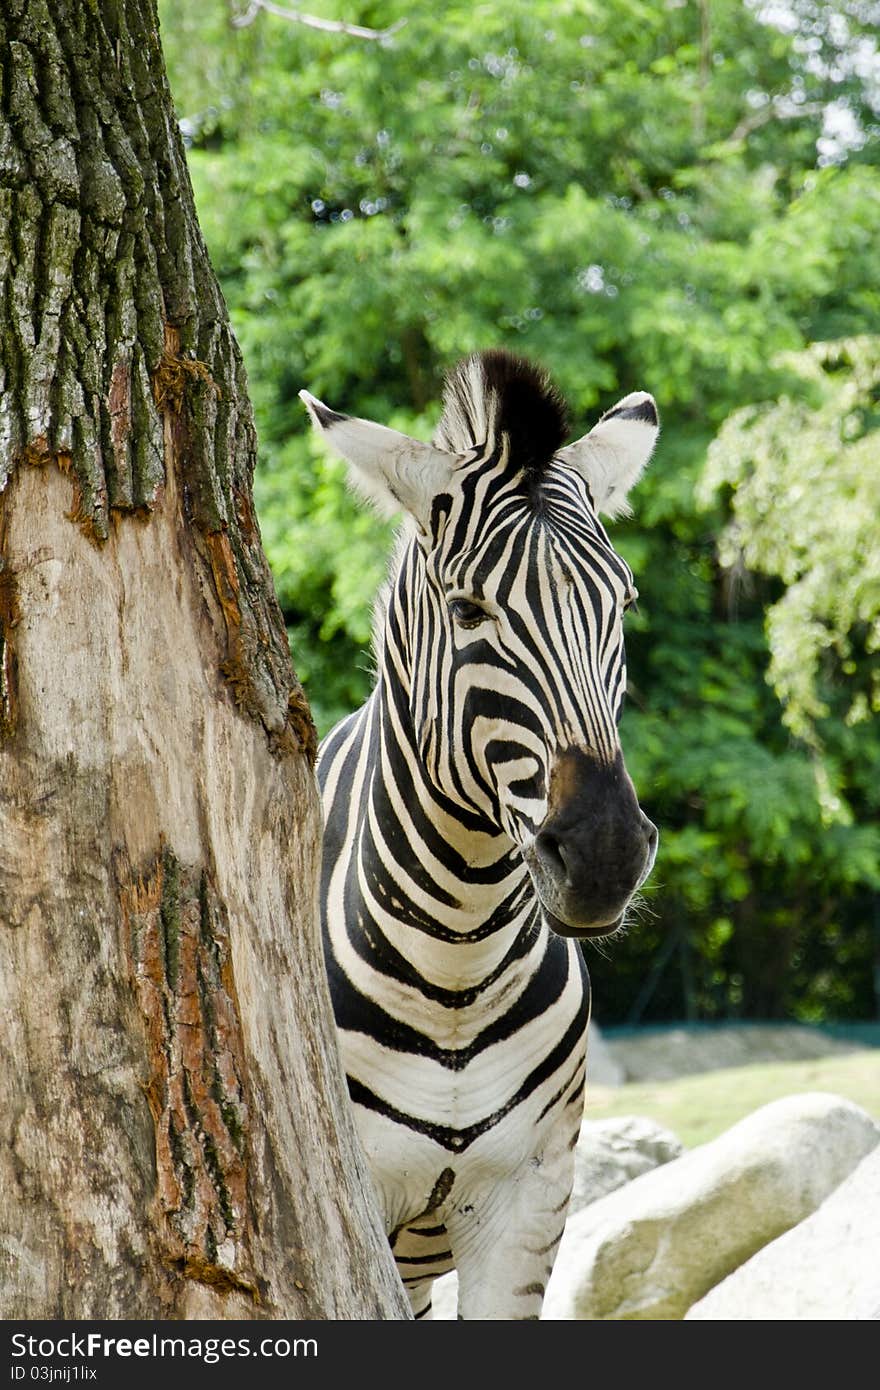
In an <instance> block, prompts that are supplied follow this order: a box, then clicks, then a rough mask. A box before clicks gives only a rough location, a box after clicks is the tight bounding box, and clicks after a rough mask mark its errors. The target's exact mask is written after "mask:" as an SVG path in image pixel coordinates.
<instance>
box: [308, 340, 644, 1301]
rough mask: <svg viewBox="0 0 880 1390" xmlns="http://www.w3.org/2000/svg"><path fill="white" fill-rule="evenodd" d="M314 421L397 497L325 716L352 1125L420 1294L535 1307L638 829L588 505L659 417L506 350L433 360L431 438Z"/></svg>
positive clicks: (329, 850)
mask: <svg viewBox="0 0 880 1390" xmlns="http://www.w3.org/2000/svg"><path fill="white" fill-rule="evenodd" d="M300 395H301V396H302V398H303V400H304V402H305V404H306V406H307V408H308V410H309V413H310V415H311V418H312V421H313V422H314V424H315V425H316V426H317V428H318V429H319V430H320V432H321V433H322V434H323V436H324V437H325V439H326V441H327V443H328V445H329V446H330V447H331V448H332V450H333V451H335V452H336V453H338V454H340V455H342V457H343V458H345V459H346V460H347V461H348V463H349V465H350V470H351V473H352V478H353V481H354V483H355V485H356V486H358V487H359V488H360V489H361V490H362V491H363V492H364V493H365V494H366V495H367V496H368V497H369V498H370V499H371V500H372V501H373V502H374V503H375V504H377V505H378V506H379V507H380V508H382V509H384V510H386V511H388V512H389V513H390V512H392V511H393V512H402V513H403V522H402V526H401V531H400V534H399V537H398V548H397V551H396V555H395V558H394V560H393V561H392V565H391V569H390V572H389V581H388V584H387V586H386V590H385V593H384V595H383V596H382V597H381V598H380V600H379V601H378V604H377V610H378V611H377V622H376V636H375V639H374V647H375V661H376V678H375V685H374V689H373V691H372V694H371V695H370V697H369V698H368V700H367V701H366V703H365V704H364V705H363V706H362V707H361V708H360V709H358V710H356V711H355V712H354V713H352V714H351V715H349V716H348V717H347V718H345V719H343V720H342V722H341V723H339V724H338V725H337V726H336V727H335V728H334V729H333V730H332V731H331V732H330V733H329V734H328V735H327V737H326V738H325V739H324V740H323V742H322V745H321V748H320V753H319V760H318V777H319V782H320V787H321V796H322V801H323V807H324V817H325V832H324V849H323V869H322V882H321V908H322V923H323V934H324V948H325V956H326V964H327V974H328V978H329V985H330V994H331V997H332V1003H333V1009H334V1012H335V1019H336V1024H337V1029H338V1036H339V1040H340V1047H341V1052H342V1059H343V1064H344V1069H345V1073H346V1077H347V1081H348V1088H349V1094H350V1097H351V1101H352V1104H353V1108H354V1114H355V1119H356V1123H357V1129H358V1132H359V1135H360V1139H361V1141H362V1144H363V1148H364V1150H365V1152H366V1156H367V1159H368V1161H369V1166H370V1169H371V1171H372V1175H373V1178H374V1182H375V1188H376V1193H377V1196H378V1200H379V1204H380V1207H381V1209H382V1211H383V1214H384V1219H385V1227H386V1231H387V1233H388V1237H389V1240H390V1242H391V1247H392V1250H393V1253H394V1257H395V1259H396V1261H397V1267H398V1270H399V1271H400V1275H401V1278H402V1280H403V1283H404V1285H405V1287H406V1289H407V1291H408V1293H409V1297H410V1302H411V1306H412V1311H413V1315H414V1316H415V1317H416V1318H421V1317H430V1315H431V1286H432V1283H433V1281H434V1279H435V1278H436V1277H438V1276H439V1275H441V1274H443V1273H445V1272H447V1271H448V1270H450V1269H452V1268H456V1269H457V1270H458V1277H459V1304H458V1310H459V1311H458V1315H459V1317H463V1318H471V1319H528V1318H532V1319H533V1318H537V1317H539V1316H540V1311H541V1305H542V1300H543V1295H544V1289H545V1286H546V1282H547V1279H548V1277H549V1274H550V1271H551V1269H552V1265H553V1260H554V1257H555V1253H556V1248H557V1245H558V1242H559V1239H560V1236H561V1234H562V1229H563V1225H564V1221H565V1215H566V1210H567V1206H568V1201H569V1196H570V1191H571V1186H572V1176H573V1165H574V1154H573V1148H574V1145H575V1143H576V1141H577V1137H578V1132H579V1128H580V1122H581V1119H582V1110H583V1097H584V1085H585V1070H586V1044H587V1024H588V1021H589V1012H590V987H589V977H588V975H587V971H586V967H585V964H584V961H583V956H582V952H581V949H580V947H579V945H578V939H580V940H584V939H590V938H594V939H595V938H601V937H606V936H611V935H613V934H614V933H615V932H616V931H617V930H618V929H619V928H620V927H621V925H622V923H623V921H624V916H625V912H626V909H627V906H628V904H629V901H630V899H631V897H632V895H633V893H634V892H635V891H636V889H637V888H638V887H639V886H640V885H641V884H642V883H643V881H644V880H645V878H646V877H647V875H648V873H649V872H650V870H651V868H652V866H653V862H654V856H655V852H656V845H657V830H656V828H655V827H654V826H653V825H652V824H651V822H650V821H649V820H648V818H647V817H646V816H645V815H644V814H643V812H642V810H641V808H640V806H639V803H638V799H637V797H636V793H635V790H634V787H633V784H632V782H631V780H630V778H629V775H628V773H627V771H626V768H625V765H624V761H623V756H622V753H621V748H620V742H619V738H618V722H619V717H620V713H621V706H622V702H623V698H624V688H625V679H626V678H625V658H624V641H623V614H624V611H625V610H626V609H627V608H628V607H629V606H630V604H631V603H632V602H633V601H634V599H635V597H636V589H635V585H634V580H633V575H632V572H631V570H630V569H629V567H628V565H627V564H626V563H625V562H624V560H623V559H622V558H621V557H620V556H619V555H617V554H616V553H615V551H614V550H613V548H612V546H611V542H610V541H609V539H608V536H607V533H606V531H605V529H604V527H603V525H602V523H601V522H600V521H599V515H598V514H599V512H600V511H601V512H604V513H605V514H607V515H609V516H614V515H617V514H620V513H621V512H623V511H625V510H627V504H626V495H627V492H628V490H629V489H630V487H631V486H632V485H633V483H634V482H635V481H636V479H637V478H638V476H639V475H640V473H641V471H642V469H643V467H644V466H645V464H646V463H647V461H648V459H649V457H650V455H651V452H652V450H653V447H654V443H655V440H656V437H657V434H658V430H659V422H658V416H657V410H656V406H655V404H654V401H653V399H652V397H651V396H650V395H648V394H647V393H645V392H635V393H633V394H631V395H628V396H626V397H624V399H623V400H621V401H620V402H619V403H618V404H617V405H615V406H614V408H613V409H611V410H609V411H608V412H607V413H606V414H605V415H603V416H602V418H601V419H600V420H599V422H598V423H597V424H596V425H595V427H594V428H593V429H592V430H591V431H590V432H589V433H588V434H586V435H584V436H583V438H581V439H578V440H577V441H576V442H574V443H570V444H568V445H564V441H565V439H566V438H567V412H566V406H565V403H564V401H563V399H562V397H561V395H560V394H559V392H558V391H557V389H556V388H555V386H554V385H553V384H552V383H551V381H550V380H549V378H548V376H547V374H546V372H545V371H544V370H543V369H542V368H541V367H539V366H537V365H536V364H534V363H531V362H529V361H527V360H525V359H522V358H520V357H517V356H514V355H512V354H509V353H507V352H504V351H501V350H494V351H489V352H484V353H482V354H475V355H473V356H471V357H469V358H467V359H466V360H465V361H463V362H461V363H460V364H459V365H458V366H457V367H456V368H455V369H454V370H453V371H452V372H451V373H450V375H449V376H448V378H447V382H446V387H445V391H444V406H443V414H442V418H441V420H440V424H439V426H438V429H437V432H436V435H435V438H434V442H433V443H432V444H426V443H421V442H418V441H416V440H414V439H410V438H408V437H407V436H406V435H403V434H400V433H398V432H397V431H395V430H392V429H388V428H386V427H385V426H383V425H379V424H375V423H373V422H371V421H368V420H362V419H357V418H354V417H351V416H348V415H342V414H339V413H337V412H336V411H333V410H331V409H329V408H328V407H327V406H326V405H324V404H323V403H322V402H321V401H319V400H318V399H316V398H315V397H314V396H312V395H310V394H309V392H307V391H303V392H301V393H300Z"/></svg>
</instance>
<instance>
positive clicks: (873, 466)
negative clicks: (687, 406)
mask: <svg viewBox="0 0 880 1390" xmlns="http://www.w3.org/2000/svg"><path fill="white" fill-rule="evenodd" d="M878 214H880V208H878ZM780 365H783V366H787V367H789V368H790V369H791V370H792V372H793V373H797V375H798V376H799V377H800V378H801V381H802V390H801V391H800V393H799V394H798V395H794V394H791V395H789V394H785V395H782V396H780V397H778V398H777V400H776V401H774V402H769V403H768V404H766V405H764V406H757V407H756V406H747V407H744V408H743V409H741V410H738V411H736V412H735V413H734V414H733V415H732V416H730V418H729V419H728V420H727V421H726V422H725V424H724V426H723V427H722V429H721V431H720V433H719V435H718V437H717V439H716V440H715V441H714V443H713V444H712V446H711V448H710V450H709V454H708V459H707V467H706V472H705V474H704V477H703V481H702V484H701V488H700V496H701V497H702V498H703V499H705V500H706V501H707V502H711V501H712V500H713V499H714V496H715V495H716V494H717V492H718V491H719V490H720V488H721V487H722V486H724V485H725V484H728V485H730V486H731V487H732V488H733V489H734V492H733V498H732V514H733V519H732V520H731V521H730V522H729V523H728V525H727V526H726V528H725V530H724V532H723V533H722V536H721V552H720V553H721V559H722V562H723V563H724V564H726V565H728V566H730V567H734V566H737V565H743V564H745V565H746V566H747V567H748V568H749V569H751V570H758V571H760V572H761V573H763V574H767V575H772V576H775V577H777V578H779V579H781V580H782V582H783V584H784V585H785V592H784V594H783V595H782V597H781V598H779V599H778V600H777V601H776V602H775V603H773V604H771V605H770V607H769V608H768V610H767V615H766V616H767V637H768V641H769V645H770V651H771V654H772V655H771V661H770V669H769V673H768V674H769V678H770V680H771V682H772V684H773V687H774V689H775V690H776V692H777V694H778V696H779V698H780V700H781V701H782V703H783V705H784V714H783V718H784V720H785V722H786V724H787V725H788V726H789V728H790V729H792V730H793V731H794V733H796V734H798V735H799V736H800V737H801V738H803V739H804V740H805V741H807V742H809V743H811V744H813V745H814V746H817V747H818V746H819V743H820V736H819V732H818V729H817V723H818V721H821V720H823V719H825V718H827V717H828V716H829V715H830V713H831V708H832V703H838V704H839V703H840V701H839V700H835V691H834V684H835V678H836V680H837V682H838V683H840V682H841V680H842V683H843V684H845V686H846V688H847V691H848V694H847V697H846V703H847V704H848V707H847V708H846V713H845V718H846V721H847V723H849V724H857V723H862V722H864V721H865V720H867V719H868V718H869V717H870V715H871V714H876V713H877V711H878V710H880V664H878V662H877V653H878V651H880V537H878V528H877V498H878V483H880V338H871V337H861V338H851V339H844V340H842V341H837V342H831V343H814V344H812V345H811V346H810V347H809V348H808V349H807V350H806V351H803V352H800V353H797V354H789V355H788V356H787V357H784V358H782V359H781V363H780ZM823 685H825V686H826V687H830V689H829V690H828V692H827V693H824V692H823V690H822V686H823Z"/></svg>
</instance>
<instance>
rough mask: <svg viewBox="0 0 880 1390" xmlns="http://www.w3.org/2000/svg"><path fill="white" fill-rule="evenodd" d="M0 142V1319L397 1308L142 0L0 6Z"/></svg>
mask: <svg viewBox="0 0 880 1390" xmlns="http://www.w3.org/2000/svg"><path fill="white" fill-rule="evenodd" d="M0 122H2V124H0V952H2V960H0V1019H2V1029H0V1066H2V1074H3V1077H4V1088H3V1089H4V1102H3V1106H2V1118H0V1317H3V1318H6V1319H10V1318H18V1317H25V1318H58V1317H61V1318H76V1319H85V1318H129V1317H138V1318H160V1317H218V1318H252V1317H270V1318H275V1317H283V1318H386V1317H406V1316H408V1305H407V1303H406V1300H405V1297H404V1295H403V1291H402V1286H401V1285H400V1283H399V1280H398V1278H397V1274H396V1272H395V1269H394V1265H393V1261H392V1260H391V1257H390V1254H389V1252H388V1248H387V1242H386V1240H385V1236H384V1233H383V1231H382V1228H381V1224H380V1221H379V1219H378V1216H377V1214H376V1211H375V1208H374V1205H373V1202H372V1196H371V1193H370V1188H369V1179H368V1177H367V1175H366V1169H365V1165H364V1162H363V1159H362V1156H361V1154H360V1151H359V1149H358V1147H357V1141H356V1138H355V1134H354V1129H353V1125H352V1123H351V1120H350V1116H349V1112H348V1107H347V1101H346V1097H345V1091H344V1083H343V1080H342V1076H341V1070H340V1067H339V1062H338V1054H337V1048H336V1041H335V1034H334V1032H333V1027H332V1013H331V1009H330V1003H329V997H328V993H327V988H326V983H325V979H324V972H323V965H322V960H321V952H320V943H319V938H318V932H317V926H316V920H317V919H316V913H315V887H316V882H317V858H318V851H319V841H320V811H319V803H318V799H317V795H316V791H315V783H314V777H313V770H312V764H313V760H314V751H315V738H314V729H313V726H312V722H311V716H310V714H309V710H308V705H307V703H306V700H305V697H304V695H303V692H302V690H301V688H300V686H299V684H298V683H297V681H296V678H295V676H294V674H293V671H292V669H291V666H290V657H289V653H288V649H287V642H286V636H285V632H284V625H283V621H282V618H281V614H280V612H279V609H278V605H277V602H276V599H275V596H274V590H273V587H272V582H271V578H270V576H269V573H268V569H267V566H266V562H265V559H264V556H263V552H262V549H261V545H260V537H259V530H258V527H257V522H256V519H255V516H254V512H253V507H252V491H251V481H252V471H253V466H254V457H255V437H254V428H253V420H252V415H251V409H250V406H249V403H248V398H247V387H246V381H245V373H244V369H243V366H242V363H241V358H240V355H239V352H238V348H237V345H236V343H235V340H234V338H233V335H232V333H231V330H230V326H229V323H228V319H227V315H226V310H225V307H224V304H223V301H222V297H221V295H220V292H219V289H218V286H217V283H216V280H215V278H214V275H213V273H212V270H211V267H210V264H209V261H208V257H207V254H206V251H205V247H204V244H203V241H202V238H201V235H200V232H199V229H198V224H197V222H196V217H195V212H194V208H193V201H192V193H191V189H190V184H189V179H188V175H187V171H186V165H185V160H184V155H183V150H182V146H181V142H180V139H179V137H178V132H177V126H176V121H175V118H174V113H173V109H172V104H171V99H170V96H169V92H168V87H167V83H166V79H165V73H164V65H163V61H162V54H161V49H160V45H159V38H158V24H157V19H156V13H155V5H154V0H101V2H100V3H99V0H4V5H3V9H2V12H0Z"/></svg>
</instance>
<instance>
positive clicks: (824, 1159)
mask: <svg viewBox="0 0 880 1390" xmlns="http://www.w3.org/2000/svg"><path fill="white" fill-rule="evenodd" d="M878 1140H880V1126H878V1125H877V1124H876V1123H875V1122H874V1121H873V1120H872V1119H871V1117H870V1115H868V1114H867V1113H866V1112H865V1111H864V1110H862V1109H861V1108H860V1107H859V1106H857V1105H854V1104H852V1102H851V1101H848V1100H843V1099H842V1098H841V1097H839V1096H832V1095H825V1094H823V1093H820V1092H809V1093H807V1094H803V1095H793V1096H787V1097H786V1098H785V1099H784V1100H777V1101H773V1102H772V1103H771V1104H770V1105H765V1106H762V1108H761V1109H760V1110H756V1111H755V1112H754V1114H752V1115H749V1116H748V1117H747V1118H746V1119H745V1120H741V1121H740V1123H739V1124H737V1125H734V1126H733V1128H732V1129H729V1130H728V1131H727V1132H726V1133H725V1134H722V1135H721V1136H720V1137H719V1138H718V1139H714V1140H712V1142H711V1143H709V1144H703V1145H701V1146H700V1147H699V1148H697V1149H692V1150H691V1151H690V1152H688V1153H685V1154H683V1155H682V1156H681V1158H676V1159H673V1161H672V1162H671V1163H665V1164H663V1165H662V1166H661V1167H659V1168H655V1169H653V1170H652V1171H651V1172H649V1173H644V1174H643V1175H642V1176H641V1177H639V1178H634V1179H633V1181H632V1182H630V1183H627V1184H626V1185H625V1186H624V1187H621V1188H618V1189H617V1191H615V1192H611V1193H609V1194H608V1196H606V1197H603V1198H601V1199H600V1200H599V1201H598V1202H593V1203H591V1204H590V1205H589V1206H587V1207H584V1208H583V1209H582V1210H581V1211H579V1212H576V1213H575V1215H574V1216H573V1217H571V1219H570V1220H569V1221H568V1222H567V1224H566V1229H565V1234H564V1235H563V1238H562V1244H561V1246H560V1251H559V1255H558V1257H557V1261H556V1266H555V1269H554V1271H553V1275H552V1277H551V1279H550V1284H549V1287H548V1290H547V1297H546V1300H545V1304H544V1312H543V1314H542V1316H543V1317H545V1318H560V1319H591V1320H622V1319H674V1318H683V1317H684V1315H685V1313H686V1312H687V1310H688V1308H690V1307H691V1306H692V1304H694V1303H696V1301H697V1300H698V1299H699V1298H702V1296H703V1295H704V1294H705V1293H707V1292H708V1291H709V1289H710V1288H712V1287H713V1286H714V1285H715V1284H718V1283H719V1282H720V1281H721V1280H722V1279H724V1278H725V1277H726V1276H727V1275H728V1274H730V1273H732V1271H733V1270H735V1269H737V1268H738V1267H739V1266H740V1265H741V1264H743V1263H744V1262H745V1261H746V1260H747V1259H749V1258H750V1257H751V1256H752V1255H754V1254H755V1252H756V1251H757V1250H760V1249H761V1248H762V1246H765V1245H767V1244H768V1242H769V1241H771V1240H775V1239H776V1237H777V1236H780V1235H782V1233H783V1232H784V1231H787V1230H789V1229H790V1227H792V1226H794V1225H796V1224H797V1222H799V1221H802V1220H803V1219H804V1218H805V1217H807V1216H809V1215H810V1214H811V1213H812V1212H813V1211H815V1210H816V1208H817V1207H818V1206H819V1205H820V1203H821V1202H822V1201H823V1200H824V1199H825V1198H826V1197H827V1196H828V1194H829V1193H830V1192H832V1191H833V1190H834V1188H835V1187H837V1186H838V1184H839V1183H841V1182H842V1181H843V1180H844V1178H846V1177H848V1176H849V1174H850V1173H851V1172H852V1171H853V1169H854V1168H855V1167H856V1166H857V1165H858V1164H859V1163H860V1162H861V1160H862V1159H863V1158H864V1157H865V1156H866V1155H867V1154H869V1153H870V1152H871V1151H872V1150H873V1149H874V1148H875V1147H876V1145H877V1143H878Z"/></svg>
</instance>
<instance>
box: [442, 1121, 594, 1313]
mask: <svg viewBox="0 0 880 1390" xmlns="http://www.w3.org/2000/svg"><path fill="white" fill-rule="evenodd" d="M554 1150H555V1151H551V1152H546V1151H545V1153H544V1154H541V1155H537V1156H536V1157H534V1158H533V1159H531V1160H529V1162H527V1163H525V1164H523V1165H522V1166H521V1167H520V1168H519V1169H518V1170H517V1171H516V1172H514V1173H512V1174H511V1175H509V1177H507V1178H504V1179H500V1180H498V1181H497V1183H496V1184H495V1185H494V1186H492V1187H487V1188H486V1189H485V1190H484V1191H483V1192H482V1194H476V1193H475V1194H472V1195H470V1196H469V1197H468V1199H467V1200H466V1201H464V1202H460V1203H458V1204H456V1208H455V1210H454V1211H449V1212H447V1214H446V1216H445V1220H446V1226H447V1229H448V1231H449V1238H450V1245H451V1248H452V1251H453V1253H454V1258H455V1266H456V1268H457V1270H458V1316H459V1317H460V1318H470V1319H476V1318H478V1319H504V1320H524V1319H536V1318H539V1317H540V1315H541V1305H542V1303H543V1301H544V1291H545V1289H546V1287H547V1281H548V1279H549V1278H550V1274H551V1271H552V1269H553V1261H554V1259H555V1258H556V1251H557V1248H558V1246H559V1241H560V1240H561V1238H562V1232H563V1228H564V1226H565V1218H566V1213H567V1211H568V1201H569V1197H570V1196H571V1186H572V1178H573V1173H574V1158H573V1154H572V1150H571V1147H570V1146H569V1143H565V1144H564V1145H561V1146H560V1147H559V1148H556V1147H555V1146H554Z"/></svg>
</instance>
